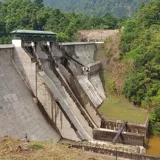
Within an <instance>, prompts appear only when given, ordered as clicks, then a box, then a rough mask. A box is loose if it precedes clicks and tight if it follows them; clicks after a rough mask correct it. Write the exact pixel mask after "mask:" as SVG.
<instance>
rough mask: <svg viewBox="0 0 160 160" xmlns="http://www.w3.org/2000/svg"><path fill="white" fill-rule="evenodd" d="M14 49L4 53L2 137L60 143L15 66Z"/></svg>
mask: <svg viewBox="0 0 160 160" xmlns="http://www.w3.org/2000/svg"><path fill="white" fill-rule="evenodd" d="M11 53H12V50H10V49H3V50H2V49H0V121H1V123H0V136H4V135H8V136H13V137H17V138H23V137H25V135H26V134H27V136H28V138H30V139H33V140H50V139H54V141H55V142H57V141H59V139H60V136H59V135H58V134H57V133H56V131H55V130H54V129H53V127H52V126H51V125H50V124H49V123H48V122H47V121H46V119H45V118H44V117H43V115H42V113H41V112H40V110H39V109H38V106H37V105H36V104H35V102H34V100H33V97H32V96H31V94H30V92H29V91H28V89H27V88H26V86H25V84H24V82H23V80H22V79H21V77H20V76H19V74H18V72H17V71H16V69H15V68H14V66H13V64H12V62H11V58H12V56H11Z"/></svg>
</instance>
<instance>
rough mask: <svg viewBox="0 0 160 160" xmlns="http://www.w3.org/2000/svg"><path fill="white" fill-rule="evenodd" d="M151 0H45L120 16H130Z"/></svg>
mask: <svg viewBox="0 0 160 160" xmlns="http://www.w3.org/2000/svg"><path fill="white" fill-rule="evenodd" d="M148 1H149V0H61V1H57V0H44V3H45V4H46V5H48V6H53V7H57V8H60V9H63V10H66V11H75V12H79V13H86V14H89V15H105V14H106V13H110V14H113V15H115V16H118V17H124V16H125V17H130V16H132V15H133V14H134V13H135V12H136V11H137V9H138V7H139V5H140V4H141V3H142V2H148Z"/></svg>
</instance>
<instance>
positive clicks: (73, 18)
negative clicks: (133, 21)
mask: <svg viewBox="0 0 160 160" xmlns="http://www.w3.org/2000/svg"><path fill="white" fill-rule="evenodd" d="M120 24H121V20H119V19H118V18H116V17H115V16H111V15H110V14H105V15H103V16H92V17H89V16H88V15H85V14H76V13H65V12H61V11H60V10H59V9H53V8H49V7H44V5H43V0H34V1H30V0H5V1H3V2H0V37H1V38H0V43H9V42H10V37H9V36H8V33H10V32H11V31H13V30H16V29H34V30H50V31H54V32H57V33H58V36H57V37H58V40H59V41H72V40H74V38H75V37H74V36H75V33H76V31H77V30H79V29H104V28H105V29H115V28H118V27H119V26H120Z"/></svg>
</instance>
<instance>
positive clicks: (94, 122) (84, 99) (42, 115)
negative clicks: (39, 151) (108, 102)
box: [0, 38, 106, 142]
mask: <svg viewBox="0 0 160 160" xmlns="http://www.w3.org/2000/svg"><path fill="white" fill-rule="evenodd" d="M95 52H97V46H96V44H95V43H62V44H58V43H56V42H55V41H44V40H38V41H37V40H34V38H33V40H26V39H22V38H21V39H13V40H12V45H1V46H0V87H1V90H0V110H1V112H0V114H1V115H0V119H1V122H4V123H1V128H2V129H1V130H0V135H1V136H4V135H9V136H14V137H19V138H23V137H25V136H26V135H27V137H29V138H30V139H35V140H45V139H46V140H47V139H52V138H53V139H54V141H55V142H57V141H59V140H60V139H61V138H65V139H71V140H75V141H81V140H87V141H92V140H93V129H94V128H99V127H100V123H101V116H100V114H99V113H98V111H97V107H98V106H99V105H100V104H101V103H102V102H103V100H104V99H105V98H106V97H105V93H104V89H103V86H102V83H101V80H100V77H99V69H100V62H95V61H94V54H95Z"/></svg>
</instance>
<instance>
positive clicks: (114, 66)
mask: <svg viewBox="0 0 160 160" xmlns="http://www.w3.org/2000/svg"><path fill="white" fill-rule="evenodd" d="M110 32H111V31H108V34H109V33H110ZM106 35H107V33H106ZM109 35H110V36H109V37H108V38H107V39H106V40H105V42H104V44H103V46H102V49H101V51H100V53H98V54H97V55H96V57H95V58H96V60H100V61H101V62H102V64H103V69H102V70H101V72H100V73H101V74H100V75H101V79H102V82H103V85H104V88H105V92H106V95H107V98H106V100H105V101H104V102H103V103H102V105H101V106H100V108H99V112H100V113H101V114H102V115H103V116H104V117H106V118H107V119H111V120H122V121H128V122H130V123H140V124H144V123H145V121H146V119H147V117H148V111H147V110H145V109H143V108H139V107H135V106H134V105H133V103H132V102H129V101H128V99H127V98H125V97H124V96H123V95H122V94H123V88H124V79H125V76H126V74H127V71H128V68H130V67H132V64H130V62H128V63H126V64H125V63H124V62H123V61H121V60H120V52H119V48H118V44H119V39H120V33H119V31H118V30H115V31H112V34H109Z"/></svg>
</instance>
